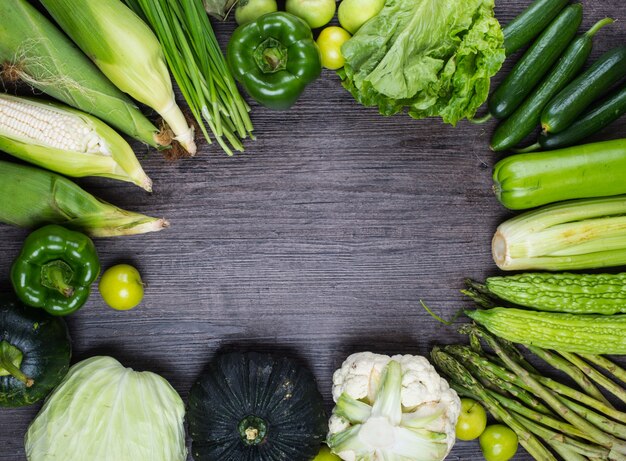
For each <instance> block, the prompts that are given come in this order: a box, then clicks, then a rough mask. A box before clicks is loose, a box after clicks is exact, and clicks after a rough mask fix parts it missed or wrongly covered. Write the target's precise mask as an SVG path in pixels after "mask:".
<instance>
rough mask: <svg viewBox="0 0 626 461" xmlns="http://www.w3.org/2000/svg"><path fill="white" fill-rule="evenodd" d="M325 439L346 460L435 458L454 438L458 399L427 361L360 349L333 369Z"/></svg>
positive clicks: (433, 460) (419, 460)
mask: <svg viewBox="0 0 626 461" xmlns="http://www.w3.org/2000/svg"><path fill="white" fill-rule="evenodd" d="M333 399H334V400H335V403H336V406H335V408H334V410H333V415H332V416H331V418H330V422H329V434H328V445H329V446H330V448H331V449H332V451H333V452H334V453H336V454H337V455H338V456H339V457H340V458H341V459H343V460H346V461H383V460H384V461H394V460H397V461H439V460H442V459H444V458H445V457H446V456H447V454H448V453H449V452H450V450H451V449H452V446H453V445H454V442H455V430H454V429H455V426H456V422H457V419H458V417H459V413H460V411H461V401H460V399H459V397H458V395H457V394H456V392H455V391H454V390H453V389H451V388H450V386H449V385H448V382H447V381H446V380H445V379H443V378H442V377H441V376H439V374H438V373H437V371H436V370H435V368H434V367H433V366H432V365H431V364H430V362H429V361H428V360H427V359H426V358H424V357H421V356H415V355H395V356H393V357H390V356H388V355H381V354H374V353H372V352H360V353H357V354H353V355H351V356H350V357H348V358H347V359H346V361H345V362H344V363H343V365H342V366H341V368H340V369H338V370H337V371H335V373H334V375H333Z"/></svg>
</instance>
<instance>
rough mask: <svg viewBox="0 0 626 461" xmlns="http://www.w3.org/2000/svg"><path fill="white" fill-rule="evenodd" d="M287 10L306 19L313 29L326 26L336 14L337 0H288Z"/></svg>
mask: <svg viewBox="0 0 626 461" xmlns="http://www.w3.org/2000/svg"><path fill="white" fill-rule="evenodd" d="M285 10H286V11H287V13H291V14H293V15H294V16H298V17H299V18H301V19H304V20H305V21H306V23H307V24H308V25H309V27H310V28H311V29H317V28H319V27H322V26H325V25H326V24H328V23H329V22H330V20H331V19H332V18H333V16H335V11H336V10H337V4H336V2H335V0H287V1H286V2H285Z"/></svg>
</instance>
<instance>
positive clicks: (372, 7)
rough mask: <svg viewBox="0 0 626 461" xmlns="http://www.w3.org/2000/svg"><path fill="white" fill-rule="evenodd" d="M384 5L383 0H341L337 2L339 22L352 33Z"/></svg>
mask: <svg viewBox="0 0 626 461" xmlns="http://www.w3.org/2000/svg"><path fill="white" fill-rule="evenodd" d="M383 6H385V0H343V1H342V2H341V3H340V4H339V12H338V13H337V16H338V17H339V24H341V27H343V28H344V29H346V30H347V31H348V32H350V33H351V34H354V33H355V32H356V31H357V30H359V28H360V27H361V26H362V25H363V24H365V23H366V22H367V21H369V20H370V19H372V18H373V17H374V16H376V15H377V14H378V13H380V10H382V9H383Z"/></svg>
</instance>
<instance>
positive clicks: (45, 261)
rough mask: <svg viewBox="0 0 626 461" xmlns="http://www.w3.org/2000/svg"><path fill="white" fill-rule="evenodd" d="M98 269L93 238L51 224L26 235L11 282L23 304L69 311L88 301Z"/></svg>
mask: <svg viewBox="0 0 626 461" xmlns="http://www.w3.org/2000/svg"><path fill="white" fill-rule="evenodd" d="M99 273H100V263H99V261H98V254H97V251H96V247H95V246H94V244H93V242H92V241H91V239H90V238H89V237H87V236H86V235H84V234H82V233H80V232H76V231H72V230H69V229H66V228H64V227H61V226H58V225H55V224H52V225H49V226H44V227H42V228H41V229H38V230H36V231H35V232H33V233H31V234H30V235H29V236H28V237H27V238H26V240H25V241H24V245H23V247H22V250H21V252H20V254H19V255H18V257H17V258H16V260H15V261H14V262H13V266H12V267H11V282H12V284H13V288H14V289H15V293H16V294H17V296H18V297H19V298H20V300H21V301H22V302H23V303H24V304H27V305H29V306H32V307H38V308H41V309H44V310H45V311H47V312H48V313H50V314H52V315H68V314H71V313H72V312H75V311H76V310H78V309H79V308H80V307H82V306H83V304H85V302H86V301H87V298H88V297H89V294H90V293H91V284H92V283H93V282H94V281H95V280H96V278H97V277H98V274H99Z"/></svg>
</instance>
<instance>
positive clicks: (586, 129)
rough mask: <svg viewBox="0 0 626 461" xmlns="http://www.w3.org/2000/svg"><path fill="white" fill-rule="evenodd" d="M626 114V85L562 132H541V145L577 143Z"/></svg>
mask: <svg viewBox="0 0 626 461" xmlns="http://www.w3.org/2000/svg"><path fill="white" fill-rule="evenodd" d="M624 114H626V85H625V86H623V87H622V88H621V89H619V90H618V91H616V92H615V93H613V94H612V95H611V96H609V97H608V98H607V99H605V100H604V101H602V102H600V103H598V104H597V105H596V106H595V107H594V108H593V109H591V110H590V111H589V112H587V113H586V114H585V115H583V117H582V118H580V119H578V120H577V121H575V122H574V123H573V124H572V125H570V127H569V128H566V129H565V130H564V131H561V132H560V133H541V134H540V135H539V145H540V146H541V147H542V148H544V149H559V148H562V147H568V146H572V145H574V144H576V143H577V142H578V141H580V140H582V139H585V138H586V137H588V136H591V135H592V134H594V133H597V132H598V131H600V130H602V129H603V128H606V127H607V126H609V125H610V124H611V123H613V122H614V121H615V120H617V119H618V118H620V117H621V116H622V115H624Z"/></svg>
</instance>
